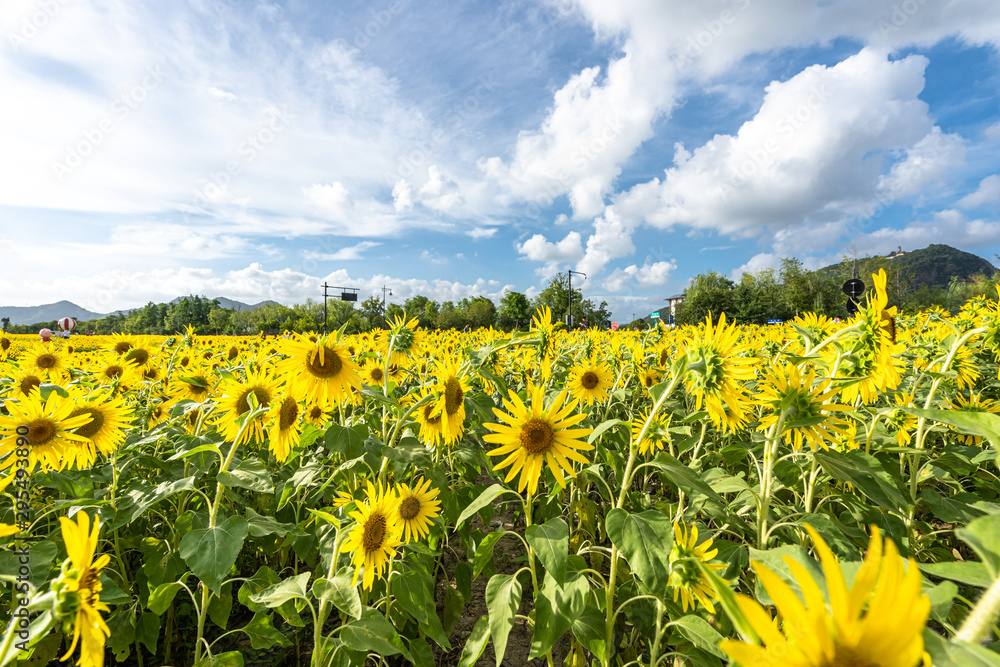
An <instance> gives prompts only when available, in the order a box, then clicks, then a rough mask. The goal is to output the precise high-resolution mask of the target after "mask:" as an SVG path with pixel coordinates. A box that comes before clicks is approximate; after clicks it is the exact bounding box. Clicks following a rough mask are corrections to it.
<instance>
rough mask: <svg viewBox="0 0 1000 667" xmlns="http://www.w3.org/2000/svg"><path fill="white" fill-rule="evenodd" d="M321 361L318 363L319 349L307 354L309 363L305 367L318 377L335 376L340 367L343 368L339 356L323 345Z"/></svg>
mask: <svg viewBox="0 0 1000 667" xmlns="http://www.w3.org/2000/svg"><path fill="white" fill-rule="evenodd" d="M322 352H323V361H322V363H320V350H316V351H314V352H311V353H310V354H309V363H308V364H307V365H306V368H308V369H309V372H310V373H312V374H313V375H315V376H316V377H320V378H332V377H336V375H337V373H339V372H340V369H341V368H343V366H344V362H342V361H341V360H340V356H339V355H338V354H337V353H336V352H335V351H334V350H331V349H330V348H328V347H324V348H323V350H322Z"/></svg>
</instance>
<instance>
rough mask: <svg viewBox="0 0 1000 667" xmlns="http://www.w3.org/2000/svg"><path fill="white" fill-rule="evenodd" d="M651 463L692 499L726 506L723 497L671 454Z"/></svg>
mask: <svg viewBox="0 0 1000 667" xmlns="http://www.w3.org/2000/svg"><path fill="white" fill-rule="evenodd" d="M649 463H650V465H652V466H653V467H655V468H659V469H660V470H662V471H664V472H665V473H667V475H666V481H667V482H669V483H670V484H673V485H674V486H676V487H677V488H678V489H680V490H681V491H683V492H684V493H686V494H688V496H690V497H692V498H696V497H698V496H704V497H706V498H708V499H709V500H713V501H715V502H717V503H719V504H721V505H725V503H726V501H725V500H723V499H722V496H720V495H719V494H718V493H716V492H715V491H714V490H713V489H712V487H711V486H709V485H708V483H707V482H706V481H705V480H703V479H702V478H701V477H700V476H699V475H698V473H697V472H696V471H695V470H694V469H693V468H691V467H690V466H687V465H684V464H683V463H681V462H680V461H678V460H677V459H675V458H674V457H673V456H671V455H670V454H667V453H666V452H661V453H660V454H658V455H657V457H656V458H655V459H653V460H652V461H650V462H649Z"/></svg>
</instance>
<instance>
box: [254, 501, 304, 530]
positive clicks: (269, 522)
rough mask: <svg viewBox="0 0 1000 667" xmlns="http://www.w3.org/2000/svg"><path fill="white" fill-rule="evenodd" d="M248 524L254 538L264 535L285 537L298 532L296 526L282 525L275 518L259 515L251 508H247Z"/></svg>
mask: <svg viewBox="0 0 1000 667" xmlns="http://www.w3.org/2000/svg"><path fill="white" fill-rule="evenodd" d="M247 524H248V526H249V528H250V535H252V536H253V537H263V536H264V535H277V536H278V537H284V536H285V535H288V534H289V533H294V532H295V531H296V530H297V527H296V526H295V525H294V524H291V523H281V522H280V521H278V520H277V519H275V518H274V517H273V516H264V515H263V514H257V513H256V512H254V511H253V509H251V508H249V507H248V508H247Z"/></svg>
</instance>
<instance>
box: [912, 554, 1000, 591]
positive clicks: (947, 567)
mask: <svg viewBox="0 0 1000 667" xmlns="http://www.w3.org/2000/svg"><path fill="white" fill-rule="evenodd" d="M918 565H919V566H920V569H921V571H923V572H925V573H926V574H929V575H931V576H932V577H938V578H940V579H948V580H951V581H957V582H958V583H960V584H965V585H966V586H975V587H976V588H989V586H990V584H992V583H993V580H994V577H993V576H992V575H991V574H990V571H989V568H987V567H986V564H985V563H977V562H974V561H964V562H963V561H955V562H951V563H918Z"/></svg>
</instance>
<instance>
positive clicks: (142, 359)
mask: <svg viewBox="0 0 1000 667" xmlns="http://www.w3.org/2000/svg"><path fill="white" fill-rule="evenodd" d="M155 352H156V348H155V346H154V345H153V342H152V340H150V339H149V338H148V337H146V336H136V337H135V338H133V339H132V347H130V348H129V349H128V350H126V351H125V353H124V354H122V355H121V358H122V361H124V362H125V363H127V364H129V365H130V366H132V367H133V368H135V369H136V370H137V371H139V375H142V374H144V373H145V371H148V370H149V369H150V368H152V367H153V366H154V365H155V364H156V354H155Z"/></svg>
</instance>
